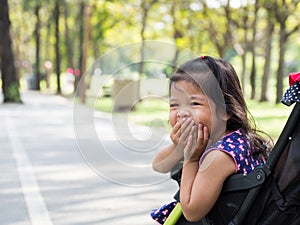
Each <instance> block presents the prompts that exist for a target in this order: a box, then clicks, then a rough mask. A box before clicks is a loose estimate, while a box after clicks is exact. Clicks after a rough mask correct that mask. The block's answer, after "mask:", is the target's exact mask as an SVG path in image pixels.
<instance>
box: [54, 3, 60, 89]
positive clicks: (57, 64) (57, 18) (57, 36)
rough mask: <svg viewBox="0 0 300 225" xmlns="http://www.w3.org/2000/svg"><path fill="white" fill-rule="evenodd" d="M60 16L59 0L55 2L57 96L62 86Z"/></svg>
mask: <svg viewBox="0 0 300 225" xmlns="http://www.w3.org/2000/svg"><path fill="white" fill-rule="evenodd" d="M59 14H60V5H59V0H56V2H55V9H54V17H55V40H56V41H55V57H56V59H55V65H56V75H57V91H56V93H57V94H61V85H60V50H59V44H60V40H59V39H60V35H59V16H60V15H59Z"/></svg>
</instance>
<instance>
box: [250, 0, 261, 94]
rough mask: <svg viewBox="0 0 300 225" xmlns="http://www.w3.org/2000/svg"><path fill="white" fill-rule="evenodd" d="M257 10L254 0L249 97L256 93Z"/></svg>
mask: <svg viewBox="0 0 300 225" xmlns="http://www.w3.org/2000/svg"><path fill="white" fill-rule="evenodd" d="M258 10H259V0H256V1H255V5H254V19H253V23H252V43H251V53H252V67H251V74H250V85H251V99H255V95H256V82H255V80H256V48H255V46H256V31H257V14H258Z"/></svg>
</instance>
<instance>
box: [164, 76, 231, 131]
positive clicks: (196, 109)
mask: <svg viewBox="0 0 300 225" xmlns="http://www.w3.org/2000/svg"><path fill="white" fill-rule="evenodd" d="M184 118H191V119H192V120H193V121H194V122H195V123H196V124H199V123H201V124H202V125H203V126H206V127H207V128H208V130H209V133H210V135H211V131H212V130H215V129H214V128H216V127H217V125H221V124H220V122H221V120H220V119H218V117H217V115H216V110H215V106H214V104H212V101H211V100H210V99H209V98H208V97H207V96H206V95H205V94H204V93H203V92H202V90H201V89H200V88H199V87H197V86H196V85H195V84H193V83H191V82H189V81H185V80H180V81H177V82H176V83H173V84H172V86H171V89H170V113H169V121H170V125H171V126H172V127H173V126H174V125H175V124H176V122H182V120H183V119H184ZM225 126H226V123H225ZM220 130H223V129H220ZM218 133H219V132H218Z"/></svg>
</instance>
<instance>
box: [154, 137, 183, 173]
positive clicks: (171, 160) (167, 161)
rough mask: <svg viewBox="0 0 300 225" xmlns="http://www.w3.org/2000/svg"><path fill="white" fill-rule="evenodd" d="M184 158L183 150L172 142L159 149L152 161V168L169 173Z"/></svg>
mask: <svg viewBox="0 0 300 225" xmlns="http://www.w3.org/2000/svg"><path fill="white" fill-rule="evenodd" d="M182 159H183V152H180V151H177V149H176V145H175V144H174V143H172V144H171V145H168V146H166V147H164V148H162V149H160V150H159V151H158V153H157V154H156V156H155V157H154V160H153V162H152V168H153V170H155V171H157V172H160V173H167V172H170V171H171V169H172V168H173V167H174V166H175V165H176V164H177V163H178V162H179V161H180V160H182Z"/></svg>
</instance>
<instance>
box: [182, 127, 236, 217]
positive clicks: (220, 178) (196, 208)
mask: <svg viewBox="0 0 300 225" xmlns="http://www.w3.org/2000/svg"><path fill="white" fill-rule="evenodd" d="M195 137H196V135H195V132H192V134H191V135H189V137H188V142H187V145H186V147H185V149H184V158H185V159H184V166H183V171H182V177H181V188H180V202H181V206H182V211H183V214H184V216H185V218H186V219H187V220H189V221H198V220H200V219H201V218H203V217H204V216H205V215H206V214H207V213H208V212H209V211H210V209H211V208H212V207H213V205H214V204H215V202H216V201H217V199H218V197H219V195H220V192H221V190H222V186H223V183H224V181H225V179H226V178H227V177H228V176H229V175H231V174H233V173H235V172H236V168H235V163H234V160H233V159H232V158H231V156H229V155H228V154H227V153H224V152H221V151H219V150H213V151H211V152H209V153H208V154H207V155H206V156H205V158H204V160H203V162H202V163H201V165H200V166H199V157H200V156H201V154H202V153H203V151H204V149H205V147H206V145H207V137H208V131H207V128H202V127H201V126H199V129H198V137H197V138H195ZM195 140H196V142H195ZM193 142H194V143H197V144H196V147H194V148H193V147H192V145H193ZM201 146H202V147H201Z"/></svg>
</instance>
